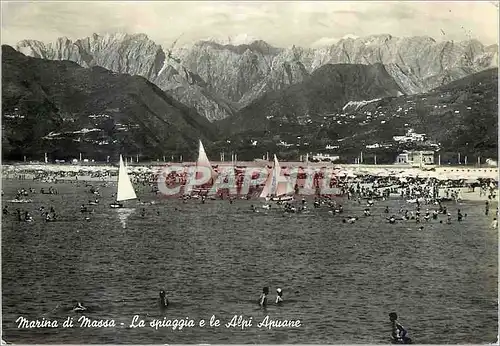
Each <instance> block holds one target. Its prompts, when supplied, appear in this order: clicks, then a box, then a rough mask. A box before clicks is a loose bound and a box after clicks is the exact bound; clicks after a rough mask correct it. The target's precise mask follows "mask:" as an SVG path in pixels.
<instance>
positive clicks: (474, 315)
mask: <svg viewBox="0 0 500 346" xmlns="http://www.w3.org/2000/svg"><path fill="white" fill-rule="evenodd" d="M21 186H22V187H25V188H27V187H29V186H31V187H34V188H35V189H36V190H37V191H38V190H39V189H40V188H41V187H45V188H47V187H48V186H47V185H45V186H44V185H42V184H41V183H34V182H26V181H24V182H22V181H21V182H19V181H11V180H7V181H4V184H3V189H4V192H5V196H4V205H9V209H10V213H11V215H7V216H4V217H3V219H2V289H3V290H2V308H3V321H2V327H3V338H4V339H5V340H6V341H8V342H13V343H40V344H43V343H66V344H75V343H118V344H120V343H136V344H138V343H144V344H155V343H163V344H165V343H169V344H174V343H308V344H310V343H348V344H352V343H387V342H389V338H390V333H391V329H390V323H389V320H388V314H389V312H392V311H396V312H397V313H398V314H399V317H400V320H401V322H402V324H403V325H404V326H405V327H406V328H407V329H408V331H409V333H410V336H411V337H412V338H413V339H414V340H415V341H416V342H418V343H489V342H494V341H496V339H497V326H498V324H497V305H498V304H497V296H498V295H497V279H498V276H497V273H498V257H497V256H498V252H497V251H498V234H497V230H495V229H492V228H491V227H490V223H491V219H492V217H491V216H490V217H489V218H488V217H486V216H485V215H484V210H483V204H482V203H472V202H463V203H461V204H455V203H448V204H447V206H448V211H449V212H450V213H451V214H452V216H453V223H452V224H451V225H448V224H446V222H445V221H446V217H445V216H444V215H440V220H443V223H439V221H435V220H431V221H429V222H425V221H423V222H422V223H421V224H416V223H415V221H405V222H402V221H398V222H397V223H396V224H388V223H387V221H386V217H387V216H388V214H385V213H384V209H385V207H386V206H389V208H390V213H391V214H392V213H397V211H398V210H399V208H400V207H401V205H404V206H405V207H406V208H408V209H410V208H414V205H410V204H407V203H406V202H405V201H401V200H399V199H397V198H394V199H390V200H388V201H380V202H377V203H376V204H375V205H374V206H373V207H372V208H371V214H372V215H371V216H369V217H365V216H363V209H364V208H365V207H366V205H364V204H361V205H360V204H358V203H357V202H356V201H348V200H347V199H342V198H337V201H338V202H340V203H341V204H343V206H344V213H343V214H342V215H335V216H333V215H331V214H329V213H328V211H327V208H326V207H323V208H320V209H314V208H313V206H312V202H311V201H309V203H308V205H309V209H310V210H309V213H306V214H283V212H280V211H278V210H273V208H271V210H269V211H268V210H264V209H261V208H260V205H261V204H262V203H260V202H257V201H245V200H236V201H234V203H232V204H230V203H229V202H228V201H226V200H224V201H220V200H218V201H211V200H207V201H206V203H205V204H202V203H201V201H200V200H190V201H188V202H187V203H182V201H180V200H177V199H176V200H172V199H169V200H162V199H158V198H157V197H155V196H154V195H153V194H151V193H150V192H149V189H148V188H146V187H140V188H138V189H137V195H138V197H139V198H142V199H143V200H155V201H156V202H157V203H156V204H155V205H150V206H142V205H137V204H136V203H137V202H136V201H129V202H125V204H126V207H127V208H132V212H131V213H130V214H129V215H128V216H127V218H126V220H125V222H123V216H122V215H121V214H119V212H118V211H117V210H114V209H110V208H109V206H108V204H109V203H110V202H111V201H112V198H111V194H112V193H113V192H115V189H116V187H114V186H109V187H103V188H101V193H102V195H103V197H102V198H101V203H100V204H99V205H97V206H89V207H90V208H94V209H95V212H94V214H92V215H91V216H90V218H91V219H90V221H86V220H85V216H86V214H85V215H84V214H81V213H80V210H79V207H80V205H81V204H82V203H86V202H87V201H88V200H90V199H93V196H92V195H90V194H89V193H88V192H86V191H88V189H89V188H88V187H85V184H84V183H80V185H78V186H77V185H75V184H56V185H55V187H57V189H58V190H59V194H58V195H41V194H35V195H32V196H30V198H33V200H34V202H33V203H30V204H12V203H10V204H9V203H5V201H6V200H10V199H12V198H13V196H14V195H15V191H16V189H17V188H19V187H21ZM251 204H255V205H257V206H258V208H259V211H260V212H259V213H254V212H252V211H251V208H250V205H251ZM42 205H43V206H44V207H45V208H46V209H48V208H50V207H51V206H54V208H55V209H56V212H57V213H58V214H59V215H60V216H59V220H58V221H57V222H53V223H50V222H49V223H46V222H44V221H43V217H42V216H40V212H37V211H36V210H38V208H39V207H40V206H42ZM273 207H274V206H273ZM429 207H431V208H432V206H425V205H424V206H423V208H422V210H423V211H424V212H425V209H426V208H429ZM16 208H21V209H23V210H29V211H30V213H31V214H32V215H33V217H34V219H35V221H34V222H33V223H24V222H18V221H17V220H16V216H15V215H13V211H14V210H15V209H16ZM142 208H145V209H146V215H145V217H144V218H142V217H141V209H142ZM457 209H461V211H462V213H463V214H465V213H467V217H466V218H465V219H464V221H463V222H461V223H458V222H457V221H455V220H456V213H457ZM410 210H411V209H410ZM491 211H492V212H494V209H493V208H492V210H491ZM348 215H353V216H359V220H358V221H357V222H355V223H354V224H349V223H342V218H344V217H346V216H348ZM389 215H390V214H389ZM121 218H122V219H121ZM422 219H423V218H422ZM421 225H422V226H423V227H424V228H423V230H419V229H418V228H419V226H421ZM124 226H125V227H124ZM264 286H268V287H270V295H269V298H268V301H269V306H268V307H267V309H261V308H260V307H259V306H258V304H257V301H258V298H259V295H260V293H261V291H262V287H264ZM278 287H280V288H282V289H283V292H284V294H283V297H284V300H285V301H284V303H283V304H282V305H275V304H274V299H275V292H276V288H278ZM161 289H164V290H166V292H167V295H168V299H169V302H170V304H169V306H168V308H167V309H166V310H165V311H161V310H160V309H159V306H158V299H159V298H158V293H159V291H160V290H161ZM75 301H80V302H82V304H83V305H84V306H86V307H88V308H89V311H88V312H85V313H83V314H81V313H76V312H73V311H72V306H73V304H74V302H75ZM21 317H22V318H24V319H25V320H26V321H28V322H27V323H28V324H24V325H21V326H20V325H19V321H22V320H19V319H20V318H21ZM16 321H18V322H16ZM31 321H34V325H33V326H34V327H33V328H30V327H29V326H30V324H29V322H31ZM36 321H39V324H38V326H40V325H41V324H43V323H45V324H46V326H45V327H37V326H36ZM43 321H45V322H43ZM53 321H57V327H50V325H53ZM141 321H142V323H141ZM202 321H203V323H202ZM297 321H299V323H297ZM70 322H71V323H70ZM271 322H274V324H272V325H271V324H270V323H271ZM40 323H41V324H40ZM64 323H66V327H64V326H63V324H64ZM280 323H281V324H280ZM201 324H203V326H201ZM292 324H293V325H292ZM70 325H71V326H70ZM259 325H260V326H259ZM23 326H27V327H26V328H25V327H23ZM269 326H271V327H270V328H269Z"/></svg>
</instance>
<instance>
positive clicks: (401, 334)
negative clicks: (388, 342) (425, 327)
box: [389, 312, 411, 344]
mask: <svg viewBox="0 0 500 346" xmlns="http://www.w3.org/2000/svg"><path fill="white" fill-rule="evenodd" d="M389 319H390V320H391V323H392V341H393V343H403V344H411V339H410V338H409V337H408V331H407V330H406V329H405V327H403V326H402V325H401V324H400V323H399V322H398V315H397V314H396V313H395V312H391V313H390V314H389Z"/></svg>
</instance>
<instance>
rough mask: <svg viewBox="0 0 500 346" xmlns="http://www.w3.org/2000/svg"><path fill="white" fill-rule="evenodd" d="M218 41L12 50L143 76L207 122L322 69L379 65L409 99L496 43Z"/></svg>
mask: <svg viewBox="0 0 500 346" xmlns="http://www.w3.org/2000/svg"><path fill="white" fill-rule="evenodd" d="M222 43H224V42H220V41H219V42H217V41H216V40H208V41H200V42H196V43H195V44H193V45H191V46H186V47H176V46H175V45H173V47H172V48H170V49H167V48H162V47H161V46H160V45H158V44H156V43H155V42H153V41H152V40H151V39H149V38H148V37H147V36H146V35H144V34H134V35H130V34H123V33H116V34H105V35H98V34H94V35H92V36H91V37H87V38H83V39H79V40H75V41H72V40H70V39H68V38H65V37H63V38H59V39H57V40H56V41H55V42H52V43H43V42H40V41H35V40H24V41H21V42H19V43H18V44H17V45H16V47H15V48H16V49H17V50H18V51H20V52H22V53H23V54H25V55H27V56H32V57H38V58H43V59H50V60H70V61H74V62H76V63H78V64H79V65H81V66H83V67H93V66H101V67H104V68H106V69H109V70H111V71H113V72H117V73H126V74H131V75H139V76H142V77H144V78H146V79H148V80H149V81H150V82H152V83H154V84H156V85H157V86H158V87H159V88H160V89H162V90H164V91H167V92H168V93H169V94H171V95H172V97H174V98H175V99H176V100H177V101H179V102H181V103H184V104H186V105H187V106H189V107H192V108H195V109H196V110H197V111H198V113H199V114H201V115H203V116H204V117H206V118H207V119H208V120H210V121H215V120H220V119H224V118H227V117H228V116H230V115H233V114H236V113H238V112H239V110H241V109H242V108H244V107H246V106H248V105H250V104H251V103H252V102H254V101H256V100H258V99H259V98H260V97H261V96H263V95H264V94H265V93H266V92H270V91H277V90H282V89H284V88H287V87H288V86H290V85H294V84H297V83H300V82H302V81H304V79H305V78H307V77H308V76H310V75H311V74H313V73H314V71H316V70H317V69H319V68H320V67H322V66H324V65H327V64H364V65H373V64H377V63H380V64H382V65H384V67H385V70H386V71H387V73H388V74H389V75H390V76H391V77H392V78H393V79H394V81H395V82H396V83H397V84H398V86H399V88H400V89H401V91H402V93H404V94H407V95H411V94H418V93H422V92H427V91H430V90H432V89H434V88H436V87H439V86H441V85H444V84H446V83H449V82H452V81H454V80H457V79H460V78H463V77H465V76H468V75H470V74H473V73H475V72H479V71H482V70H485V69H488V68H491V67H496V66H498V46H496V45H493V46H484V45H483V44H481V43H480V42H478V41H477V40H468V41H463V42H454V41H441V42H437V41H436V40H434V39H433V38H430V37H424V36H419V37H404V38H398V37H393V36H391V35H372V36H368V37H360V38H350V37H349V38H344V39H341V40H340V41H338V42H337V43H335V44H333V45H331V46H328V47H322V48H314V49H313V48H301V47H297V46H292V47H288V48H279V47H273V46H271V45H270V44H268V43H266V42H264V41H262V40H256V41H253V42H251V43H248V44H240V45H231V44H222Z"/></svg>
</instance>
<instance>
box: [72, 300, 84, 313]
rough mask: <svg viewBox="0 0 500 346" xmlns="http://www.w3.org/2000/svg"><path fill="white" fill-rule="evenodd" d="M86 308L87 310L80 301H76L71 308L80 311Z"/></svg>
mask: <svg viewBox="0 0 500 346" xmlns="http://www.w3.org/2000/svg"><path fill="white" fill-rule="evenodd" d="M86 310H87V308H86V307H84V306H83V305H82V303H80V302H77V303H76V306H75V307H74V308H73V311H77V312H82V311H86Z"/></svg>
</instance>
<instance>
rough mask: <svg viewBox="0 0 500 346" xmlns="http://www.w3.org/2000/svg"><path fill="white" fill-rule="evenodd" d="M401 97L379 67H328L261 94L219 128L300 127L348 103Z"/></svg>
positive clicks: (399, 92) (395, 86)
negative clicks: (281, 124) (279, 88)
mask: <svg viewBox="0 0 500 346" xmlns="http://www.w3.org/2000/svg"><path fill="white" fill-rule="evenodd" d="M402 94H403V92H402V90H401V89H400V87H399V86H398V84H397V83H396V82H395V81H394V79H393V78H392V77H391V76H390V75H389V74H388V73H387V71H386V69H385V67H384V65H382V64H373V65H360V64H335V65H333V64H327V65H324V66H322V67H320V68H318V69H317V70H315V71H314V72H313V73H312V74H311V75H310V76H308V77H306V78H305V80H304V81H303V82H301V83H297V84H294V85H291V86H290V87H288V88H286V89H283V90H278V91H271V92H268V93H266V94H264V95H263V96H262V97H261V98H259V99H257V100H256V101H254V102H252V103H251V104H250V105H249V106H247V107H245V108H243V109H242V110H241V111H240V112H239V113H238V114H236V115H234V116H230V117H228V118H226V119H223V120H221V121H219V122H218V126H219V127H220V128H221V130H222V131H223V132H229V133H238V132H245V131H248V130H252V131H259V130H260V131H269V130H270V129H271V128H275V127H276V126H277V125H279V123H281V122H286V123H287V124H288V125H289V126H294V125H295V126H298V127H302V126H303V125H306V126H307V124H308V119H310V118H311V117H315V116H318V115H320V114H324V113H331V112H336V111H339V110H340V109H341V108H342V107H343V106H344V105H345V104H346V103H347V102H348V101H356V100H369V99H375V98H381V97H388V96H398V95H402ZM301 120H303V121H301ZM297 130H298V129H297Z"/></svg>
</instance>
